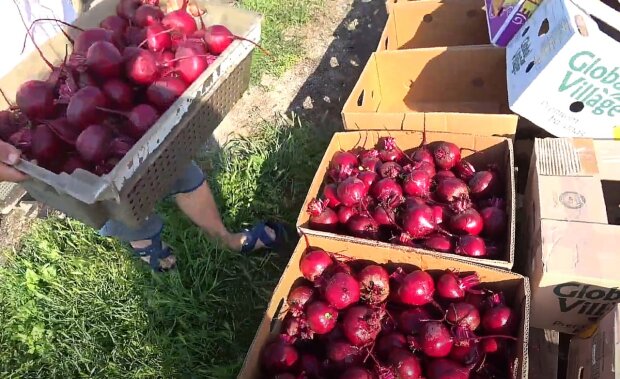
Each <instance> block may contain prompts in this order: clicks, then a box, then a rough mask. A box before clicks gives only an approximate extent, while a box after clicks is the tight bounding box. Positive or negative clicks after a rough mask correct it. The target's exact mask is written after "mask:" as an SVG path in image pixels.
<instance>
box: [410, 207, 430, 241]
mask: <svg viewBox="0 0 620 379" xmlns="http://www.w3.org/2000/svg"><path fill="white" fill-rule="evenodd" d="M402 227H403V229H404V230H405V231H406V232H407V233H409V234H410V235H411V237H412V238H413V239H419V238H423V237H426V236H428V235H429V234H431V233H432V232H433V231H435V229H436V227H437V225H436V224H435V214H434V212H433V209H432V208H431V207H429V206H428V205H425V204H417V205H411V206H408V207H407V208H405V210H403V212H402Z"/></svg>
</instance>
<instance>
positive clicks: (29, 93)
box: [15, 80, 55, 120]
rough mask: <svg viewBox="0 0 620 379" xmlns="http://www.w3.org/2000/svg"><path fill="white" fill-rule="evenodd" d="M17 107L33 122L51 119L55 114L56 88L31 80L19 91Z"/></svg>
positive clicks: (21, 86) (20, 87)
mask: <svg viewBox="0 0 620 379" xmlns="http://www.w3.org/2000/svg"><path fill="white" fill-rule="evenodd" d="M15 103H16V104H17V107H18V108H19V109H20V110H21V111H22V112H23V113H24V114H25V115H26V117H28V118H29V119H31V120H43V119H48V118H51V116H52V115H53V114H54V112H55V108H54V87H53V85H51V84H50V83H48V82H44V81H41V80H29V81H27V82H24V83H23V84H22V85H20V86H19V88H18V89H17V93H16V95H15Z"/></svg>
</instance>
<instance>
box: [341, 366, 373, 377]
mask: <svg viewBox="0 0 620 379" xmlns="http://www.w3.org/2000/svg"><path fill="white" fill-rule="evenodd" d="M338 379H374V376H373V375H372V374H371V373H370V372H369V371H368V370H366V369H365V368H361V367H351V368H348V369H347V370H346V371H345V372H343V373H342V375H340V376H339V377H338Z"/></svg>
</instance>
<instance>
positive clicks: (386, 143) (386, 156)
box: [379, 137, 403, 162]
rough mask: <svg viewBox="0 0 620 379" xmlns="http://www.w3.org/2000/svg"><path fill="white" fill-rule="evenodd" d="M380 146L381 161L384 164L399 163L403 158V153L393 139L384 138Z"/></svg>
mask: <svg viewBox="0 0 620 379" xmlns="http://www.w3.org/2000/svg"><path fill="white" fill-rule="evenodd" d="M379 145H380V148H379V159H381V160H382V161H383V162H398V161H400V160H401V159H402V158H403V152H402V151H401V150H400V149H399V148H398V147H397V146H396V140H395V139H394V138H393V137H385V138H383V139H382V141H381V142H380V143H379Z"/></svg>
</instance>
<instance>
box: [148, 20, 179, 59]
mask: <svg viewBox="0 0 620 379" xmlns="http://www.w3.org/2000/svg"><path fill="white" fill-rule="evenodd" d="M145 30H146V39H145V40H144V42H146V44H147V46H148V48H149V50H151V51H152V52H154V53H155V52H160V51H164V50H167V49H170V48H171V47H172V40H171V39H170V34H169V33H168V30H167V29H166V28H164V27H163V26H162V25H161V24H160V23H154V24H152V25H150V26H147V27H146V29H145ZM144 42H142V43H141V45H142V44H143V43H144Z"/></svg>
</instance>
